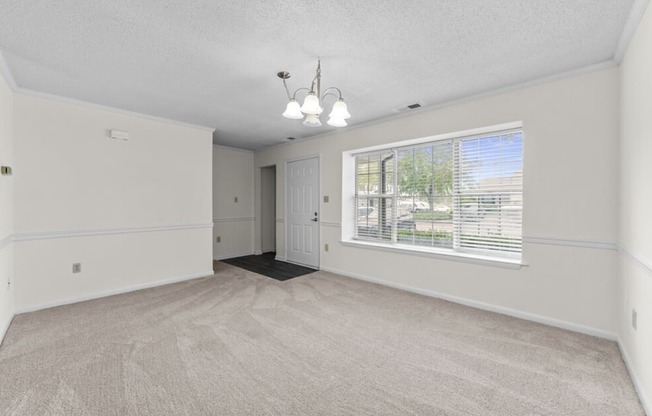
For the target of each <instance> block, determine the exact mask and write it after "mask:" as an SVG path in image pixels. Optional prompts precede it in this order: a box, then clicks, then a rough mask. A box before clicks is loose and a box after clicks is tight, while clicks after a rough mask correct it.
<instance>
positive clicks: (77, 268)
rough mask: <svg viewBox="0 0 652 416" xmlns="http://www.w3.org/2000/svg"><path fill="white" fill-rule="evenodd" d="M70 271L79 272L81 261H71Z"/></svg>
mask: <svg viewBox="0 0 652 416" xmlns="http://www.w3.org/2000/svg"><path fill="white" fill-rule="evenodd" d="M72 272H73V273H81V263H73V264H72Z"/></svg>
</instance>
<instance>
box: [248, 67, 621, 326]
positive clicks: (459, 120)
mask: <svg viewBox="0 0 652 416" xmlns="http://www.w3.org/2000/svg"><path fill="white" fill-rule="evenodd" d="M618 96H619V94H618V69H617V68H611V69H606V70H600V71H596V72H590V73H586V74H583V75H576V76H573V77H569V78H564V79H561V80H557V81H552V82H548V83H545V84H540V85H536V86H530V87H527V88H521V89H518V90H513V91H509V92H504V93H500V94H496V95H493V96H488V97H485V98H478V99H474V100H469V101H465V102H461V103H458V104H453V105H449V106H446V107H442V108H438V109H431V110H428V109H424V110H417V111H416V112H415V113H414V114H410V115H406V116H404V117H400V118H395V119H393V120H388V121H383V122H379V123H376V124H371V125H367V126H363V127H359V128H350V129H341V130H337V131H336V132H335V133H332V134H328V135H324V136H321V137H319V138H314V139H308V140H302V141H296V142H293V143H291V144H285V145H281V146H277V147H273V148H270V149H267V150H263V151H258V152H256V158H255V165H256V167H257V168H258V167H263V166H269V165H276V166H277V182H276V185H277V215H278V216H279V217H281V218H280V221H279V224H280V226H278V227H277V240H276V242H277V252H279V253H283V251H284V244H285V232H284V229H283V223H282V221H283V216H284V205H283V204H284V193H285V189H284V180H283V178H284V177H285V163H284V162H285V161H287V160H291V159H297V158H301V157H308V156H315V155H319V156H320V166H321V172H320V176H321V187H320V189H321V193H322V196H329V201H330V202H328V203H323V202H322V203H321V207H320V211H321V212H320V213H321V215H320V218H321V222H320V238H321V247H322V253H321V256H320V258H321V264H320V267H321V269H323V270H329V271H333V272H338V273H340V274H343V275H348V276H352V277H358V278H362V279H368V280H372V281H376V282H379V283H382V284H386V285H390V286H396V287H402V288H405V289H409V290H413V291H417V292H421V293H427V294H431V295H434V296H439V297H444V298H448V299H452V300H456V301H459V302H465V303H468V304H472V305H476V306H482V307H485V308H487V309H493V310H497V311H501V312H504V313H509V314H513V315H516V316H523V317H527V318H529V319H533V320H539V321H542V322H547V323H552V324H556V325H558V326H562V327H567V328H570V329H574V330H579V331H584V332H588V333H593V334H597V335H602V336H607V337H611V338H615V337H616V322H615V318H614V310H615V299H614V295H613V294H614V292H615V290H616V282H617V279H616V277H615V274H616V258H617V254H616V244H615V242H616V235H617V224H616V223H617V213H616V211H617V195H618V191H617V186H618V168H617V162H618V160H617V159H618V158H617V150H618ZM350 110H351V112H352V114H354V116H355V109H354V108H351V109H350ZM514 121H521V122H522V123H523V130H524V134H525V136H524V137H525V138H524V214H523V215H524V217H523V233H524V246H523V259H524V262H525V263H526V264H527V266H526V267H523V268H521V269H520V270H508V269H503V268H498V267H490V266H483V265H478V264H467V263H461V262H457V261H452V260H443V259H437V258H432V257H424V256H418V255H412V254H409V253H405V254H402V253H401V254H399V253H388V252H385V251H378V250H371V249H366V248H358V247H352V246H350V245H343V244H341V243H340V239H341V235H342V233H341V228H340V224H341V220H342V218H341V215H342V210H341V206H342V152H344V151H350V150H354V149H358V148H364V147H369V146H375V145H383V144H388V143H393V142H397V141H401V140H406V139H414V138H419V137H428V136H433V135H438V134H444V133H450V132H457V131H464V130H470V129H474V128H479V127H485V126H493V125H499V124H504V123H508V122H514ZM287 122H291V121H287ZM257 186H258V187H260V184H259V183H257ZM350 186H351V187H353V185H352V184H351V185H350ZM351 189H352V188H351ZM256 192H257V193H256V194H257V195H258V192H259V189H257V190H256ZM347 193H349V192H347ZM320 200H323V199H322V198H320ZM259 226H260V224H257V225H256V227H259ZM326 243H328V244H329V246H330V250H329V251H328V252H325V251H323V247H324V244H326Z"/></svg>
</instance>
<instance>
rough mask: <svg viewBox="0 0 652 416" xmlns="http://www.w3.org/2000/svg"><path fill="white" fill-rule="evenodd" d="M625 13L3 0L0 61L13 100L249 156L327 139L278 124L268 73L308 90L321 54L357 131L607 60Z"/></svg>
mask: <svg viewBox="0 0 652 416" xmlns="http://www.w3.org/2000/svg"><path fill="white" fill-rule="evenodd" d="M633 3H634V0H610V1H607V0H528V1H523V0H463V1H462V0H459V1H453V0H400V1H383V0H374V1H368V0H364V1H351V0H346V1H345V0H328V1H305V0H285V1H282V0H265V1H258V0H247V1H240V2H238V1H219V0H183V1H178V0H140V1H138V0H111V1H98V0H68V1H58V0H0V50H1V51H2V53H3V55H4V57H5V60H6V61H7V66H8V67H9V70H10V71H11V73H12V75H13V77H14V79H15V81H16V83H17V84H18V86H19V87H21V88H25V89H29V90H35V91H39V92H45V93H50V94H56V95H60V96H64V97H69V98H74V99H79V100H84V101H88V102H92V103H97V104H103V105H108V106H112V107H118V108H121V109H125V110H131V111H136V112H140V113H145V114H150V115H154V116H159V117H165V118H169V119H173V120H178V121H183V122H187V123H193V124H199V125H203V126H208V127H214V128H215V129H216V131H215V133H214V141H215V143H217V144H223V145H227V146H235V147H241V148H249V149H256V148H261V147H265V146H269V145H274V144H277V143H281V142H285V141H286V140H285V138H286V137H288V136H292V137H296V138H304V137H308V136H311V135H315V134H321V133H324V132H325V131H328V129H334V128H332V127H328V126H326V127H321V128H319V129H314V128H310V127H304V126H302V125H301V122H300V121H297V120H288V119H285V118H283V117H281V113H282V112H283V110H284V109H285V105H286V95H285V91H284V89H283V85H282V83H281V81H280V79H279V78H277V77H276V73H277V72H278V71H281V70H287V71H289V72H290V73H291V74H292V78H291V79H290V80H288V82H289V86H290V88H292V89H295V88H298V87H300V86H301V87H303V86H309V83H310V81H311V79H312V76H313V75H314V69H315V66H316V60H317V57H321V58H322V67H323V76H322V87H327V86H337V87H339V88H340V89H342V91H343V93H344V97H345V99H346V101H347V103H348V105H349V111H350V112H351V114H352V115H353V118H351V119H350V120H349V122H350V125H355V124H359V123H362V122H367V121H371V120H377V119H381V118H383V117H388V116H393V115H395V114H396V111H395V110H396V109H398V108H399V107H404V106H406V105H408V104H412V103H415V102H419V103H422V104H423V105H424V106H428V105H435V104H438V103H442V102H446V101H450V100H453V99H458V98H462V97H465V96H469V95H473V94H478V93H482V92H485V91H491V90H494V89H497V88H503V87H507V86H510V85H514V84H519V83H522V82H526V81H529V80H533V79H537V78H541V77H544V76H548V75H552V74H556V73H560V72H564V71H569V70H573V69H578V68H582V67H586V66H589V65H592V64H597V63H601V62H605V61H609V60H611V59H613V58H614V55H615V53H616V49H617V45H618V41H619V38H620V36H621V34H622V33H623V29H624V28H625V24H626V22H627V18H628V15H629V13H630V10H631V9H632V6H633ZM328 104H329V103H327V107H330V105H328ZM326 118H327V117H324V116H322V122H323V123H324V125H325V121H326Z"/></svg>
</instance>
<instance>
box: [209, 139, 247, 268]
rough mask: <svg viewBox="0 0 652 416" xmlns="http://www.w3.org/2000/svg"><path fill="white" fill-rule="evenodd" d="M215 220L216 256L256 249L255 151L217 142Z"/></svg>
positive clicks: (221, 257)
mask: <svg viewBox="0 0 652 416" xmlns="http://www.w3.org/2000/svg"><path fill="white" fill-rule="evenodd" d="M213 223H214V226H213V259H215V260H222V259H227V258H231V257H238V256H246V255H249V254H253V253H254V153H253V152H251V151H249V150H241V149H234V148H230V147H225V146H213ZM218 238H219V242H218V241H217V240H218Z"/></svg>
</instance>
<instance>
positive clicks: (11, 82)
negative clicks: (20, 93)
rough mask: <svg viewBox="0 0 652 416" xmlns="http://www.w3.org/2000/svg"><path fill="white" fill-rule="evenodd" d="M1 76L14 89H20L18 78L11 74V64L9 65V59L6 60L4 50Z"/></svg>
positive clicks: (0, 60) (0, 65) (0, 56)
mask: <svg viewBox="0 0 652 416" xmlns="http://www.w3.org/2000/svg"><path fill="white" fill-rule="evenodd" d="M0 77H2V78H3V79H4V80H5V82H6V83H7V85H9V88H10V89H11V90H12V91H14V92H16V89H18V84H16V80H15V79H14V77H13V75H11V71H10V70H9V66H7V61H6V60H5V57H4V55H3V54H2V51H0Z"/></svg>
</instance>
